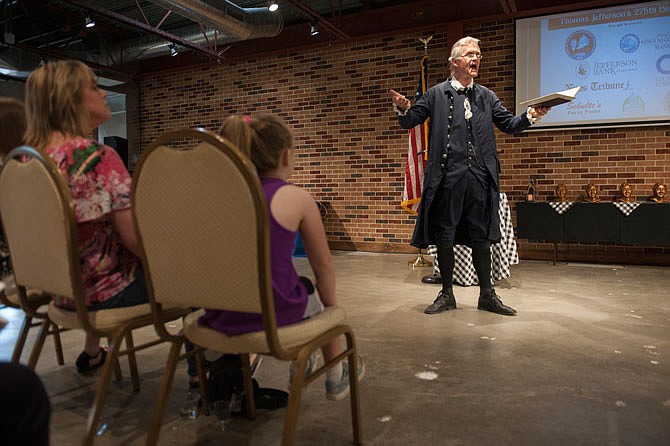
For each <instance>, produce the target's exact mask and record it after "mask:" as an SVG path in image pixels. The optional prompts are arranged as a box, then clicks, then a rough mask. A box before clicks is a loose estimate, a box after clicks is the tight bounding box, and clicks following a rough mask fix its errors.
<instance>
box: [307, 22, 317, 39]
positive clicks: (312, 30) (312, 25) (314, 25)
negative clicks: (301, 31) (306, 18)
mask: <svg viewBox="0 0 670 446" xmlns="http://www.w3.org/2000/svg"><path fill="white" fill-rule="evenodd" d="M317 34H319V26H318V25H317V23H316V20H312V21H311V22H310V23H309V35H310V36H316V35H317Z"/></svg>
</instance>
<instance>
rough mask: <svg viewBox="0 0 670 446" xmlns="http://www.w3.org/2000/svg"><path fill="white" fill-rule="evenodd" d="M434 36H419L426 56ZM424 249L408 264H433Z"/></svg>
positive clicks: (424, 154) (425, 265)
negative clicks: (424, 253) (425, 255)
mask: <svg viewBox="0 0 670 446" xmlns="http://www.w3.org/2000/svg"><path fill="white" fill-rule="evenodd" d="M432 38H433V36H428V37H426V38H425V39H424V38H421V37H419V40H420V41H421V43H423V55H424V56H428V42H430V41H431V39H432ZM426 147H427V146H426ZM427 154H428V150H425V151H424V153H423V156H424V159H425V158H426V157H427ZM422 251H423V250H422V249H421V248H419V252H418V253H417V255H416V258H414V259H413V260H410V261H409V262H407V265H408V266H410V267H412V268H422V267H428V266H433V262H431V261H430V260H428V259H426V258H425V257H424V256H423V252H422Z"/></svg>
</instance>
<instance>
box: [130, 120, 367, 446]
mask: <svg viewBox="0 0 670 446" xmlns="http://www.w3.org/2000/svg"><path fill="white" fill-rule="evenodd" d="M184 141H189V144H184ZM185 146H188V147H185ZM166 178H168V179H169V181H166ZM132 199H133V204H134V205H133V220H134V223H135V225H136V229H137V233H138V236H139V238H140V244H141V246H142V248H141V249H142V251H143V253H142V260H143V262H144V268H145V273H146V277H147V286H148V288H149V296H150V301H151V305H152V307H153V308H154V311H157V312H158V313H160V312H161V311H163V308H164V307H165V306H166V305H171V306H186V305H187V306H191V307H196V308H200V310H197V311H195V312H193V313H190V314H188V315H187V316H186V317H185V318H184V324H183V332H182V333H181V336H179V337H176V336H175V337H174V338H173V339H172V341H173V347H172V349H171V351H170V356H169V358H168V361H167V364H166V367H165V371H164V375H163V378H162V382H161V387H160V390H159V395H158V401H157V402H156V408H155V410H154V419H153V421H152V423H151V426H150V431H149V435H148V437H147V442H146V444H148V445H154V444H156V443H157V442H158V438H159V435H160V428H161V424H162V420H163V416H164V413H165V409H166V405H167V400H168V394H169V390H170V387H171V385H172V380H173V376H174V373H175V368H176V365H177V361H178V359H179V352H180V348H181V343H183V342H184V340H186V339H187V340H189V341H191V342H192V343H194V344H196V345H198V346H200V347H203V348H206V349H212V350H215V351H217V352H221V353H229V354H237V355H240V356H241V358H242V364H243V367H242V369H243V377H244V379H243V381H244V389H245V392H244V394H245V395H244V398H245V403H246V405H247V406H246V407H247V416H248V417H250V418H253V417H254V413H255V411H254V398H253V386H252V381H251V372H250V366H249V354H251V353H260V354H264V355H271V356H274V357H276V358H278V359H280V360H295V373H294V374H293V379H292V382H291V392H290V396H289V401H288V407H287V410H286V417H285V422H284V431H283V437H282V442H281V444H282V445H290V444H293V440H294V437H295V431H296V425H297V421H298V413H299V406H300V398H301V395H302V392H303V389H304V388H305V387H306V386H307V385H309V384H310V383H312V382H313V381H314V380H315V379H316V378H317V377H319V376H320V375H322V374H323V373H324V372H325V371H326V370H327V369H329V368H330V367H332V366H333V365H335V364H336V363H337V361H340V360H342V359H344V358H348V360H349V370H357V364H356V362H357V353H356V344H355V339H354V333H353V331H352V330H351V328H350V327H349V326H348V325H346V324H345V313H344V310H343V309H342V308H340V307H327V308H326V309H325V310H324V311H323V312H322V313H320V314H318V315H315V316H313V317H311V318H309V319H305V320H303V321H300V322H297V323H295V324H292V325H288V326H282V327H277V323H276V319H275V311H274V300H273V292H272V282H271V276H270V252H269V250H270V236H269V223H268V222H269V217H268V210H267V205H266V201H265V196H264V193H263V189H262V186H261V183H260V180H259V178H258V176H257V174H256V170H255V168H254V167H253V165H252V164H251V162H250V160H249V159H248V158H247V156H245V155H244V154H242V153H241V152H240V151H239V150H238V149H237V148H236V147H235V146H233V145H232V144H231V143H230V142H228V141H227V140H225V139H223V138H221V137H220V136H218V135H215V134H213V133H210V132H207V131H205V130H201V129H197V130H196V129H182V130H175V131H172V132H168V133H166V134H164V135H162V136H160V137H159V138H157V140H155V141H154V142H153V143H152V144H151V146H150V147H148V149H147V150H146V152H145V153H144V154H143V156H142V159H141V160H140V163H139V165H138V167H137V169H136V170H135V173H134V178H133V189H132ZM164 240H170V241H171V242H170V243H164ZM205 308H208V309H214V310H230V311H241V312H251V313H258V314H261V315H262V319H263V325H264V330H262V331H258V332H253V333H246V334H241V335H236V336H226V335H225V334H224V333H221V332H219V331H216V330H213V329H211V328H209V327H207V326H204V325H200V324H199V323H198V319H199V318H200V317H201V316H202V314H203V313H204V311H205V310H204V309H205ZM160 319H161V318H160V317H157V320H160ZM342 335H344V337H345V339H346V341H347V342H346V349H345V351H344V352H343V353H341V354H340V355H339V356H338V357H336V358H334V359H333V360H331V361H329V362H328V363H326V364H325V365H323V366H322V367H320V368H319V369H318V370H316V371H315V373H313V374H312V375H310V376H308V377H305V371H306V369H307V361H308V358H309V356H310V354H311V353H312V352H314V351H316V350H317V349H319V348H321V347H322V346H323V345H324V344H326V343H327V342H329V341H331V340H332V339H334V338H338V337H340V336H342ZM198 360H199V361H200V358H198ZM350 387H351V396H350V399H351V419H352V421H351V422H352V428H353V436H354V442H355V443H356V444H360V442H361V431H360V422H361V416H360V401H359V387H358V378H357V377H356V374H355V373H352V374H350Z"/></svg>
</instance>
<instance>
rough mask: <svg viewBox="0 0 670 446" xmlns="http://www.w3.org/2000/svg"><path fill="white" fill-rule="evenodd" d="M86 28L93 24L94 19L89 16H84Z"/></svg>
mask: <svg viewBox="0 0 670 446" xmlns="http://www.w3.org/2000/svg"><path fill="white" fill-rule="evenodd" d="M85 23H86V28H93V27H94V26H95V20H93V19H92V18H91V16H86V22H85Z"/></svg>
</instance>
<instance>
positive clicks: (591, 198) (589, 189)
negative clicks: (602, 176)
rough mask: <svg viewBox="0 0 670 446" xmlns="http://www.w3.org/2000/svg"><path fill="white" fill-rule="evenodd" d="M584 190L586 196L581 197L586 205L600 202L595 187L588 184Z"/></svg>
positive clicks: (596, 187)
mask: <svg viewBox="0 0 670 446" xmlns="http://www.w3.org/2000/svg"><path fill="white" fill-rule="evenodd" d="M584 189H585V190H586V196H584V197H583V200H584V201H586V202H587V203H598V202H599V201H600V196H599V195H598V193H599V190H598V186H597V185H595V184H593V183H589V184H587V185H586V187H585V188H584Z"/></svg>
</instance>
